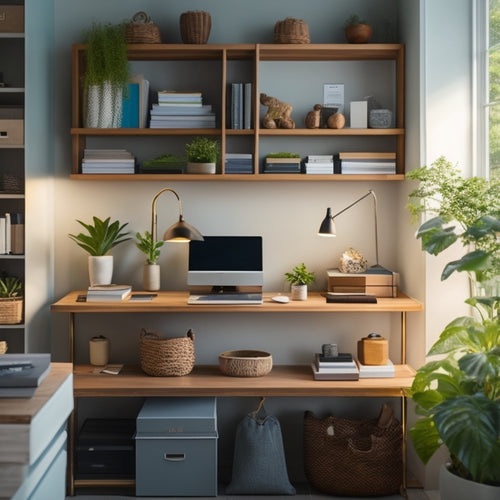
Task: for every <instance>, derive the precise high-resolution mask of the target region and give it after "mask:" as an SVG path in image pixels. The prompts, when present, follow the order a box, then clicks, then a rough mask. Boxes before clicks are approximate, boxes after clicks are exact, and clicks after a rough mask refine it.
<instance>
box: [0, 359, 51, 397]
mask: <svg viewBox="0 0 500 500" xmlns="http://www.w3.org/2000/svg"><path fill="white" fill-rule="evenodd" d="M49 372H50V354H3V355H2V356H0V397H1V398H30V397H32V396H33V395H34V394H35V391H36V389H37V387H38V386H39V385H40V384H41V383H42V381H43V379H44V378H45V377H46V376H47V375H48V374H49Z"/></svg>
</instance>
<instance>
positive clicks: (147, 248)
mask: <svg viewBox="0 0 500 500" xmlns="http://www.w3.org/2000/svg"><path fill="white" fill-rule="evenodd" d="M135 237H136V238H137V242H136V246H137V248H138V249H139V250H140V251H141V252H143V253H144V255H146V261H147V263H148V264H156V261H157V260H158V258H159V257H160V248H161V247H162V246H163V244H164V243H165V242H164V241H163V240H161V241H154V240H153V237H152V236H151V233H150V232H149V231H145V232H144V234H143V235H142V234H141V233H136V235H135Z"/></svg>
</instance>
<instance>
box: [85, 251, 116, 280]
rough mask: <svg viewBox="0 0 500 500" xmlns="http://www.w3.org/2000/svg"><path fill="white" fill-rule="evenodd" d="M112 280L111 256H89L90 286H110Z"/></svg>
mask: <svg viewBox="0 0 500 500" xmlns="http://www.w3.org/2000/svg"><path fill="white" fill-rule="evenodd" d="M112 279H113V256H112V255H102V256H97V257H96V256H93V255H89V280H90V285H91V286H94V285H110V284H111V283H112Z"/></svg>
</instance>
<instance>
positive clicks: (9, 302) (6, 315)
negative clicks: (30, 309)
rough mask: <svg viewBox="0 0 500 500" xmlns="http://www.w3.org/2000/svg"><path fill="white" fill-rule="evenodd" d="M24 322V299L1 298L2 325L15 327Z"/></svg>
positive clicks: (0, 323)
mask: <svg viewBox="0 0 500 500" xmlns="http://www.w3.org/2000/svg"><path fill="white" fill-rule="evenodd" d="M22 320H23V299H22V298H14V297H13V298H0V325H14V324H17V323H21V322H22Z"/></svg>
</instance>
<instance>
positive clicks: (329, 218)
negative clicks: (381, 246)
mask: <svg viewBox="0 0 500 500" xmlns="http://www.w3.org/2000/svg"><path fill="white" fill-rule="evenodd" d="M368 196H372V197H373V208H374V215H375V217H374V222H375V261H376V263H375V265H374V266H371V267H370V269H383V267H382V266H380V265H379V263H378V224H377V197H376V196H375V193H374V192H373V191H372V190H371V189H370V190H369V191H368V193H366V194H365V195H363V196H362V197H361V198H359V199H357V200H356V201H355V202H353V203H351V204H350V205H348V206H347V207H345V208H343V209H342V210H341V211H340V212H337V213H336V214H335V215H332V210H331V208H330V207H328V208H327V209H326V216H325V218H324V219H323V222H322V223H321V226H320V227H319V231H318V236H329V237H335V236H337V232H336V229H335V218H336V217H337V216H339V215H340V214H343V213H344V212H346V211H347V210H349V209H350V208H352V207H353V206H354V205H357V204H358V203H359V202H360V201H362V200H364V199H365V198H367V197H368Z"/></svg>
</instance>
